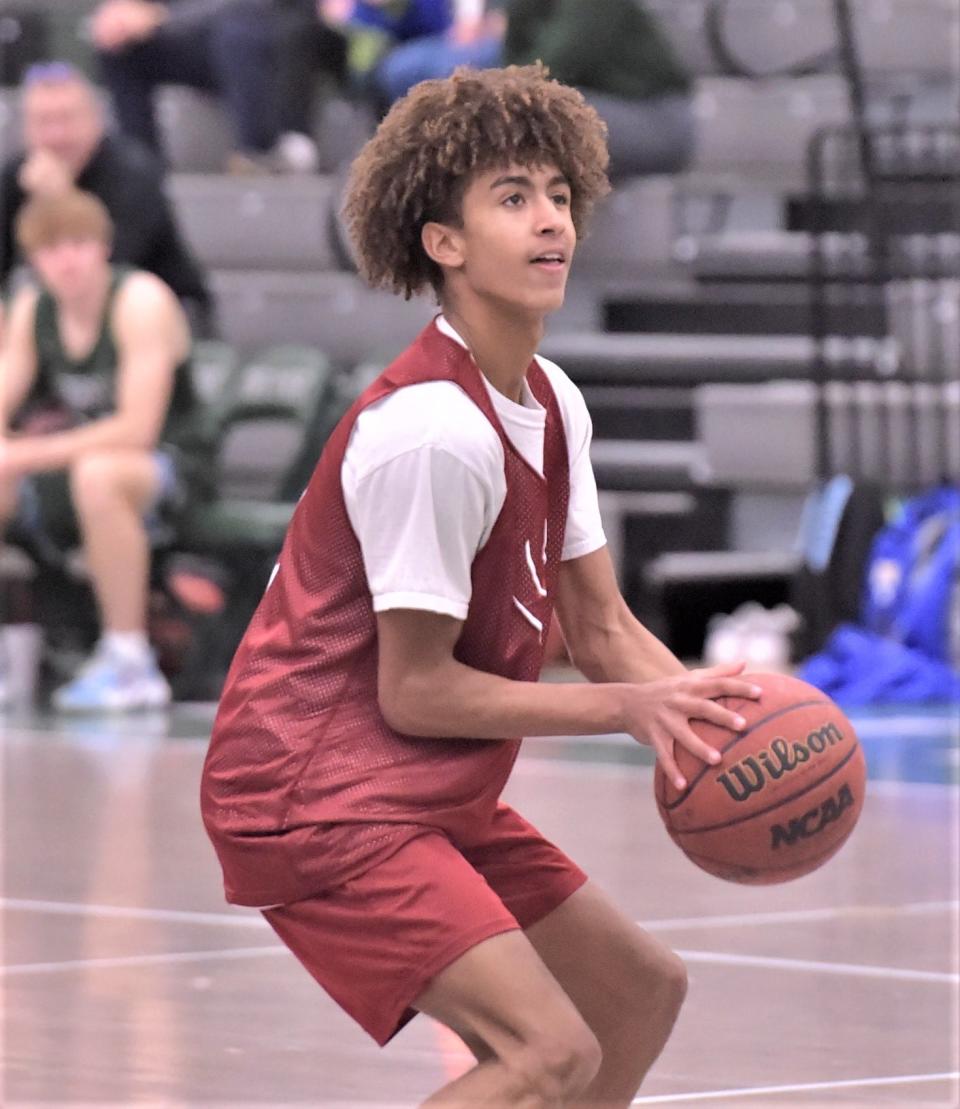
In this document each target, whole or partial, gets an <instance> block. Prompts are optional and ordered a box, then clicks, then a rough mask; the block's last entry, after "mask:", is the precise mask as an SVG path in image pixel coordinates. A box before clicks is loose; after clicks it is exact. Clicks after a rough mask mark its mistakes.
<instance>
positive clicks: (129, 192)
mask: <svg viewBox="0 0 960 1109" xmlns="http://www.w3.org/2000/svg"><path fill="white" fill-rule="evenodd" d="M23 137H24V150H23V152H22V153H20V154H18V155H16V156H14V157H13V158H11V159H9V160H8V161H7V162H6V163H5V164H4V166H3V169H2V179H0V286H2V284H3V282H4V281H5V280H6V278H7V276H8V275H9V273H10V271H11V269H13V267H14V266H15V265H16V263H17V261H18V259H17V255H16V250H15V246H14V241H13V223H14V219H15V218H16V215H17V212H18V211H19V210H20V208H21V206H22V205H23V204H24V202H25V201H26V200H27V199H29V198H31V197H35V196H52V195H58V194H62V193H65V192H67V191H68V190H70V189H71V188H73V187H77V188H80V189H83V190H85V191H87V192H91V193H93V194H94V195H95V196H98V197H99V198H100V199H101V200H102V201H103V203H104V204H105V205H106V207H107V210H108V212H109V213H110V217H111V220H112V221H113V223H114V226H115V228H116V233H115V239H114V248H113V261H114V262H115V263H127V264H129V265H132V266H135V267H137V268H138V269H145V270H149V271H150V272H152V273H155V274H156V275H157V276H158V277H159V278H161V280H163V281H164V282H165V283H166V284H167V285H169V286H170V288H171V289H173V291H174V292H175V293H176V295H177V297H178V298H179V299H180V300H181V302H182V303H183V304H184V307H185V308H186V310H187V313H188V316H189V317H190V319H191V322H192V324H193V325H194V330H195V331H196V332H199V333H200V334H203V333H207V332H209V330H210V328H211V326H212V315H213V313H212V301H211V297H210V293H209V292H208V291H207V287H206V284H205V276H204V274H203V272H202V271H201V269H200V267H199V265H198V264H197V262H196V260H195V259H194V258H193V257H192V256H191V254H190V253H189V251H188V250H187V248H186V246H185V245H184V243H183V241H182V239H181V238H180V234H179V231H178V229H177V225H176V222H175V220H174V216H173V211H172V209H171V207H170V203H169V201H168V200H167V197H166V195H165V194H164V192H163V188H162V176H163V175H162V169H161V167H160V166H159V164H158V163H157V162H156V160H155V159H154V158H153V157H152V155H151V154H150V153H149V151H147V150H145V149H144V148H143V147H141V146H140V145H139V144H137V143H135V142H133V141H130V140H128V139H126V138H124V137H121V136H117V135H112V134H107V133H106V132H105V130H104V122H103V113H102V111H101V107H100V103H99V101H98V98H97V93H96V90H95V89H94V88H93V87H92V85H91V84H90V83H89V82H88V81H87V79H86V78H85V77H84V76H83V75H82V74H81V73H80V72H78V71H77V70H76V69H74V68H73V67H72V66H69V65H66V64H64V63H61V62H52V63H48V64H44V65H38V66H34V67H33V68H32V69H31V70H29V71H28V73H27V76H26V79H25V82H24V89H23Z"/></svg>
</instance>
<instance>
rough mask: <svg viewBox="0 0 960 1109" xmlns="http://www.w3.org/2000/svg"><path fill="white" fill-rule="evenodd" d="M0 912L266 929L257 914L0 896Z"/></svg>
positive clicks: (264, 923)
mask: <svg viewBox="0 0 960 1109" xmlns="http://www.w3.org/2000/svg"><path fill="white" fill-rule="evenodd" d="M0 909H14V910H20V911H22V912H28V913H50V914H52V915H54V916H92V917H102V918H105V919H115V920H156V921H163V920H165V921H169V922H170V923H171V924H218V925H226V926H228V927H233V928H269V927H270V926H269V925H268V924H267V922H266V921H265V920H264V919H263V917H262V916H261V915H260V914H259V913H257V912H239V911H238V912H237V913H198V912H191V911H190V910H186V909H142V908H135V907H128V906H124V905H85V904H82V903H79V902H74V901H32V900H29V899H28V898H24V897H0Z"/></svg>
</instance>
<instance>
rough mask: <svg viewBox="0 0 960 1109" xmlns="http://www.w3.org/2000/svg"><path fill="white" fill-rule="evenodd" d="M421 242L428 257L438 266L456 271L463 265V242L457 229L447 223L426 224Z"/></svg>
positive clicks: (421, 235) (422, 231)
mask: <svg viewBox="0 0 960 1109" xmlns="http://www.w3.org/2000/svg"><path fill="white" fill-rule="evenodd" d="M420 242H421V243H422V244H423V249H424V250H425V251H426V252H427V257H428V258H429V259H430V260H431V261H433V262H436V263H437V265H438V266H445V267H447V268H451V269H456V268H457V267H459V266H462V265H463V262H464V256H463V241H462V239H461V237H460V235H459V234H458V233H457V230H456V228H454V227H448V226H447V225H446V224H445V223H435V222H430V223H425V224H424V225H423V228H422V230H421V232H420Z"/></svg>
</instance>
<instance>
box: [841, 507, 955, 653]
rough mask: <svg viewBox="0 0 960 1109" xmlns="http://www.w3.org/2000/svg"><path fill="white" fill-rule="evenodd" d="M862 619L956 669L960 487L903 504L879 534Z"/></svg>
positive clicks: (871, 628)
mask: <svg viewBox="0 0 960 1109" xmlns="http://www.w3.org/2000/svg"><path fill="white" fill-rule="evenodd" d="M862 620H863V624H864V626H865V627H866V628H867V630H869V631H872V632H875V633H876V634H877V635H881V636H884V637H885V638H888V639H892V640H894V641H895V642H897V643H901V644H903V645H904V646H905V647H908V648H910V649H912V650H914V651H918V652H920V653H921V654H922V655H925V656H926V657H927V658H930V659H933V660H935V661H936V662H940V663H945V664H947V665H948V666H952V668H953V669H954V670H956V671H960V487H958V486H952V485H944V486H939V487H937V488H935V489H931V490H929V491H928V492H926V493H922V494H921V495H920V496H917V497H914V498H913V499H911V500H909V501H906V502H905V503H904V505H903V506H902V509H901V512H900V515H899V517H898V518H897V519H896V520H894V521H893V522H892V523H890V524H888V525H887V526H886V527H884V528H883V529H882V530H881V531H880V532H879V533H878V534H877V536H876V538H875V539H874V542H873V546H872V548H871V551H870V557H869V560H868V563H867V573H866V582H865V587H864V597H863V603H862Z"/></svg>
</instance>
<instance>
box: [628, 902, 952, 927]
mask: <svg viewBox="0 0 960 1109" xmlns="http://www.w3.org/2000/svg"><path fill="white" fill-rule="evenodd" d="M958 909H960V901H914V902H912V903H910V904H907V905H849V906H847V907H846V908H836V909H783V910H781V911H779V912H774V913H733V914H730V915H727V916H678V917H673V918H669V917H668V918H661V919H659V920H640V921H637V923H638V924H639V925H640V927H641V928H645V929H646V930H647V931H648V932H656V931H664V930H670V929H681V928H682V929H689V928H694V929H695V928H722V927H724V926H726V925H735V926H737V927H740V926H742V925H745V924H748V925H756V924H800V923H803V922H804V921H808V922H809V921H824V920H838V919H842V918H843V917H855V918H859V917H883V916H899V915H901V914H903V915H905V916H906V915H911V916H912V915H916V914H921V913H943V912H947V913H949V912H956V911H957V910H958Z"/></svg>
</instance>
